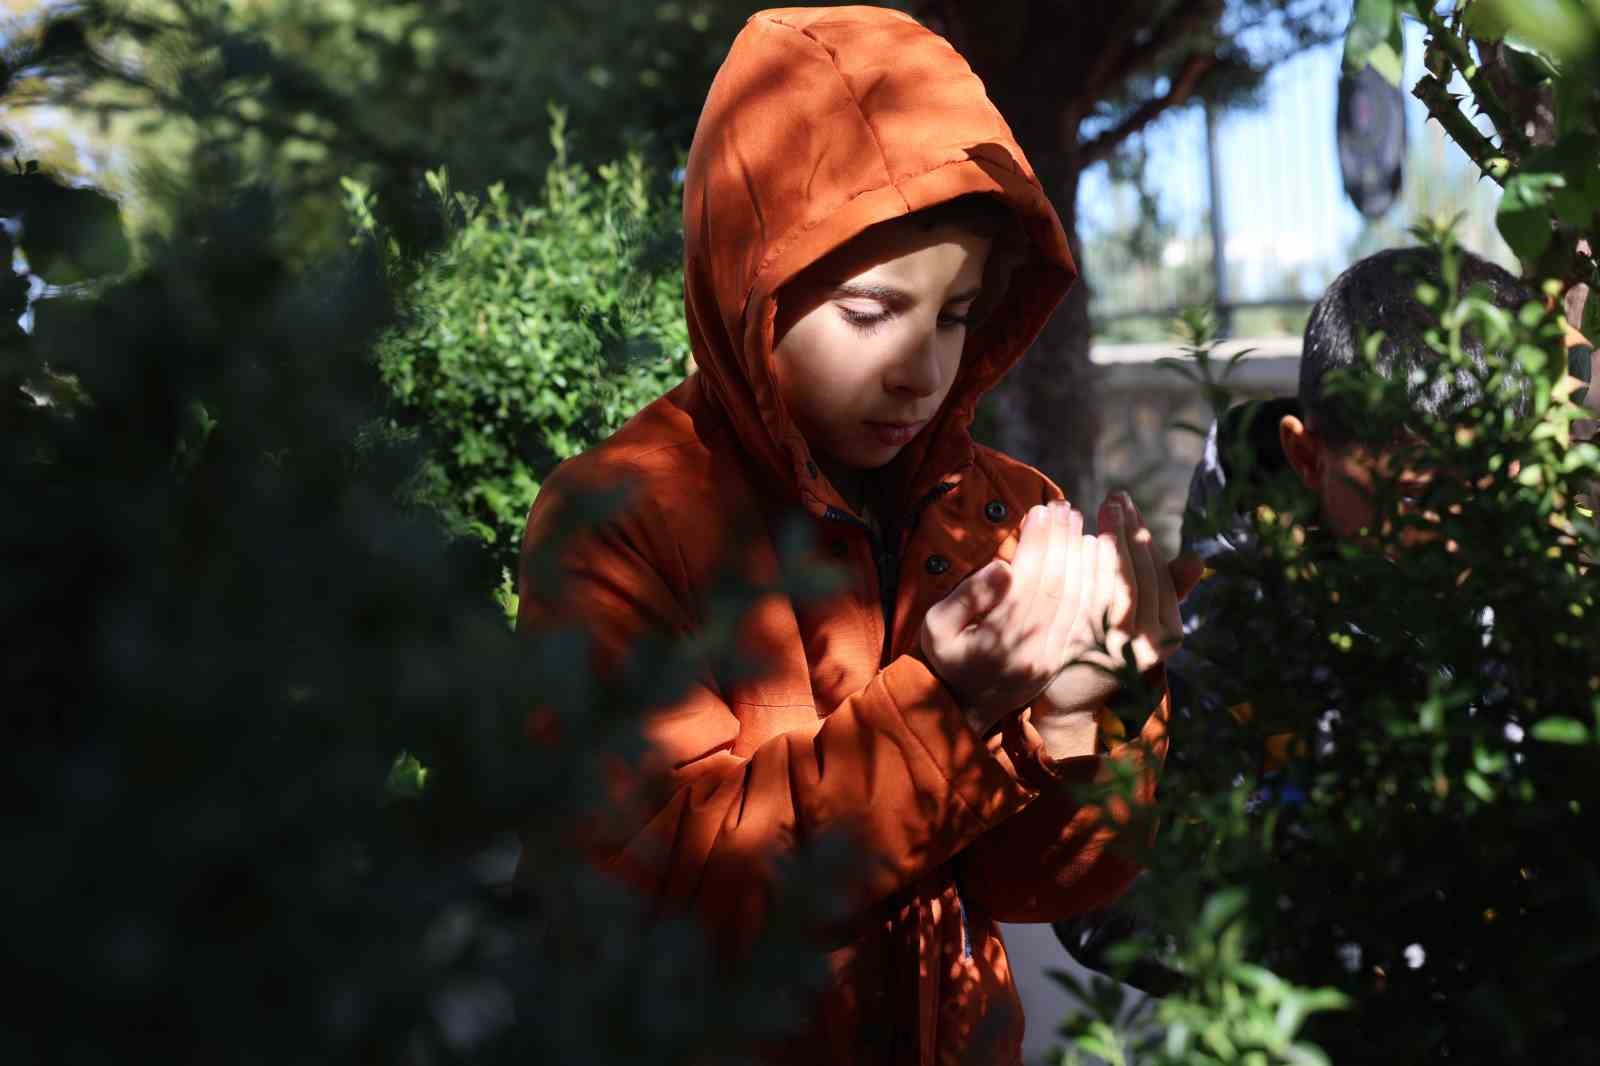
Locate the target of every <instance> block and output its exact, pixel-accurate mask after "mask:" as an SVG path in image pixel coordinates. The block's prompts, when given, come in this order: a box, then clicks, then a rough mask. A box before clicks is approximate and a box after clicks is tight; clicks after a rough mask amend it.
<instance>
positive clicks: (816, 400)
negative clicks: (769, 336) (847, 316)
mask: <svg viewBox="0 0 1600 1066" xmlns="http://www.w3.org/2000/svg"><path fill="white" fill-rule="evenodd" d="M851 332H852V331H851V330H850V328H849V326H848V325H847V324H845V323H843V322H841V321H838V320H837V316H833V315H827V314H824V313H820V312H814V313H813V314H811V315H809V316H807V317H806V318H804V319H802V320H801V321H800V322H798V323H796V325H795V326H794V328H793V329H791V330H790V331H789V333H788V335H787V336H785V337H784V339H783V343H782V344H781V345H779V347H778V350H777V352H776V353H774V357H775V364H776V365H775V369H776V373H777V378H778V388H779V390H780V391H781V392H782V393H783V398H784V402H785V404H787V405H788V407H789V411H790V414H791V415H793V416H794V417H796V418H797V419H799V420H800V422H801V423H802V425H803V426H804V425H805V424H808V423H809V424H815V423H816V422H818V421H820V420H824V419H826V418H827V416H828V415H829V413H831V412H836V411H837V410H838V409H839V408H840V407H844V406H847V405H848V402H849V398H850V397H851V396H853V395H855V394H856V392H857V385H858V382H857V379H858V378H859V377H860V376H861V375H862V368H863V365H864V364H865V363H866V362H867V360H865V359H862V358H858V357H856V356H855V354H854V348H859V347H860V345H861V341H860V340H859V339H854V338H852V336H851ZM852 345H854V348H853V347H852Z"/></svg>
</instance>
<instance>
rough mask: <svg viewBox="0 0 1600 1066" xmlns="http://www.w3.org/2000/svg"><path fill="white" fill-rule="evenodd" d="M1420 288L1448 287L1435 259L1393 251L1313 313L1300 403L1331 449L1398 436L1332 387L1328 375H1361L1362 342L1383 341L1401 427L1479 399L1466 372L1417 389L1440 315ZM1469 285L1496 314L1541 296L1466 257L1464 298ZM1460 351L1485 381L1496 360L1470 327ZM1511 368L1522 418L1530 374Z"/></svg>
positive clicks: (1341, 279)
mask: <svg viewBox="0 0 1600 1066" xmlns="http://www.w3.org/2000/svg"><path fill="white" fill-rule="evenodd" d="M1422 284H1430V285H1433V286H1435V287H1437V288H1440V289H1443V288H1444V276H1443V270H1442V266H1441V260H1440V255H1439V252H1438V251H1437V250H1435V249H1432V248H1391V249H1389V250H1387V251H1382V252H1379V253H1377V254H1376V255H1371V256H1368V257H1367V258H1365V259H1363V260H1361V261H1360V262H1358V263H1356V264H1355V265H1354V266H1352V267H1351V268H1350V269H1348V270H1346V271H1345V272H1344V273H1343V274H1340V275H1339V276H1338V277H1337V278H1335V279H1334V281H1333V284H1331V285H1329V286H1328V289H1327V291H1326V292H1324V293H1323V294H1322V298H1321V299H1319V300H1318V301H1317V303H1316V306H1314V307H1313V308H1312V309H1311V318H1310V320H1309V321H1308V322H1307V323H1306V332H1305V339H1304V342H1303V344H1302V345H1301V351H1300V406H1301V409H1302V410H1303V411H1304V412H1305V416H1306V421H1307V423H1308V424H1309V425H1310V426H1311V428H1313V429H1315V430H1316V431H1317V433H1318V434H1320V435H1321V436H1322V437H1323V439H1325V440H1327V441H1328V442H1329V443H1330V444H1334V445H1340V444H1345V443H1348V442H1350V441H1353V440H1362V441H1374V438H1375V437H1382V438H1385V439H1387V438H1389V437H1392V436H1393V433H1392V432H1391V431H1390V430H1389V429H1387V428H1385V427H1387V426H1388V425H1389V423H1387V422H1386V421H1385V420H1382V419H1373V418H1370V417H1369V413H1368V412H1365V411H1362V410H1357V409H1355V408H1354V407H1353V405H1352V404H1351V403H1350V402H1349V400H1348V399H1347V398H1346V397H1344V396H1341V395H1336V394H1335V391H1334V390H1330V389H1328V387H1327V385H1328V382H1327V380H1326V379H1327V377H1328V375H1329V374H1330V373H1331V372H1334V371H1346V372H1354V373H1359V372H1361V371H1363V370H1364V369H1365V367H1366V365H1367V364H1366V363H1365V361H1364V360H1363V358H1362V352H1363V345H1364V343H1365V341H1366V339H1367V338H1368V337H1370V336H1371V335H1372V334H1374V333H1381V334H1382V335H1383V336H1382V339H1381V340H1380V342H1379V344H1378V350H1377V355H1376V362H1377V370H1378V372H1379V373H1380V374H1381V375H1382V376H1383V377H1384V378H1385V379H1387V380H1388V381H1389V382H1392V383H1395V384H1397V385H1401V384H1403V385H1405V386H1406V406H1407V411H1406V412H1405V415H1406V416H1407V419H1406V422H1405V425H1407V426H1409V425H1411V424H1412V422H1414V419H1412V418H1411V417H1410V416H1414V415H1421V416H1434V417H1437V416H1440V415H1448V414H1450V413H1451V412H1452V411H1459V410H1460V409H1461V407H1462V406H1463V405H1464V404H1470V403H1472V402H1474V401H1475V400H1476V399H1477V398H1478V393H1477V391H1476V382H1475V381H1474V380H1469V377H1470V376H1469V375H1465V374H1462V375H1448V374H1447V375H1432V376H1431V377H1432V378H1433V380H1431V381H1430V382H1428V383H1427V384H1426V385H1425V386H1424V387H1412V386H1413V385H1414V383H1415V382H1416V381H1417V380H1418V377H1419V376H1422V375H1426V374H1427V371H1428V369H1429V368H1430V367H1431V366H1432V365H1433V364H1434V363H1435V362H1436V361H1437V360H1438V359H1439V358H1440V357H1439V355H1438V354H1437V353H1436V352H1435V351H1434V350H1433V349H1432V348H1430V347H1429V346H1428V344H1427V341H1426V340H1425V339H1424V337H1425V334H1426V333H1427V331H1428V330H1430V329H1433V328H1436V327H1437V326H1438V318H1437V315H1436V313H1435V312H1434V311H1432V310H1430V309H1429V308H1427V307H1426V306H1424V305H1423V304H1422V302H1421V301H1420V300H1418V298H1417V295H1416V294H1417V288H1418V286H1419V285H1422ZM1473 286H1483V287H1484V288H1485V289H1486V290H1487V291H1488V294H1489V298H1490V300H1491V301H1492V302H1493V303H1494V305H1495V306H1496V307H1500V308H1503V309H1504V310H1506V311H1510V312H1512V313H1515V312H1516V311H1517V310H1518V309H1520V308H1521V307H1522V306H1523V305H1524V304H1526V303H1528V302H1529V301H1533V300H1536V299H1537V297H1535V296H1534V294H1533V292H1532V291H1531V290H1530V289H1528V288H1527V286H1525V285H1523V283H1522V282H1520V281H1518V280H1517V278H1516V277H1514V276H1513V275H1512V274H1510V273H1509V272H1508V271H1506V270H1504V269H1503V268H1501V267H1499V266H1496V265H1495V264H1494V263H1491V262H1489V261H1488V260H1486V259H1483V258H1482V257H1480V256H1476V255H1473V254H1472V253H1470V252H1461V253H1460V276H1459V291H1458V295H1460V294H1462V293H1465V292H1466V291H1467V290H1468V289H1470V288H1472V287H1473ZM1461 347H1462V351H1463V352H1464V353H1465V354H1466V356H1467V357H1468V359H1469V360H1470V361H1471V364H1472V367H1473V370H1474V371H1475V373H1476V374H1480V375H1481V374H1483V373H1485V371H1486V369H1487V366H1488V362H1489V360H1490V358H1491V357H1492V356H1494V355H1496V354H1497V353H1495V352H1492V351H1485V346H1484V342H1483V338H1482V337H1480V336H1479V335H1478V334H1477V331H1476V330H1473V329H1471V328H1468V329H1466V330H1463V331H1462V338H1461ZM1506 369H1507V370H1508V371H1509V372H1510V374H1511V376H1512V379H1513V382H1514V386H1513V392H1512V395H1513V397H1514V402H1515V403H1516V405H1517V410H1518V413H1519V414H1520V413H1523V412H1525V411H1526V408H1527V403H1528V396H1529V391H1530V390H1529V383H1528V380H1527V376H1526V374H1524V373H1523V372H1522V370H1521V368H1520V365H1519V364H1517V363H1515V362H1514V361H1509V360H1508V362H1507V367H1506ZM1418 372H1421V375H1419V373H1418ZM1397 428H1404V427H1397Z"/></svg>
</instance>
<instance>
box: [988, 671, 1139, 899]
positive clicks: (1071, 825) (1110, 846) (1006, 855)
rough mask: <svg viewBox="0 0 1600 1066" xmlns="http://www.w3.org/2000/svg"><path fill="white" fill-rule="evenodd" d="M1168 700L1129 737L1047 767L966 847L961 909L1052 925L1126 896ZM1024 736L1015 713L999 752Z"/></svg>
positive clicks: (1021, 722) (1024, 741)
mask: <svg viewBox="0 0 1600 1066" xmlns="http://www.w3.org/2000/svg"><path fill="white" fill-rule="evenodd" d="M1168 703H1169V697H1168V696H1167V695H1166V694H1165V693H1163V695H1162V698H1161V702H1160V703H1159V704H1158V705H1157V707H1156V710H1155V711H1154V712H1153V713H1152V714H1151V715H1150V717H1149V718H1148V719H1147V720H1146V722H1145V725H1144V728H1143V729H1142V730H1141V731H1140V733H1139V735H1138V736H1137V737H1135V738H1133V739H1131V740H1128V741H1126V742H1123V743H1119V744H1115V745H1114V746H1112V747H1111V749H1110V750H1109V751H1106V752H1103V753H1100V754H1086V755H1082V756H1079V757H1076V758H1072V759H1066V760H1063V761H1061V762H1059V763H1056V764H1054V766H1053V771H1054V780H1053V781H1052V782H1050V783H1049V784H1041V786H1040V788H1041V793H1042V794H1041V795H1040V797H1039V798H1038V799H1036V800H1035V801H1034V802H1033V803H1031V804H1029V805H1028V806H1027V807H1026V808H1025V809H1023V810H1022V811H1021V812H1019V813H1018V814H1016V815H1014V816H1013V817H1011V818H1009V819H1007V820H1006V821H1005V822H1004V823H1003V824H1001V825H1000V826H998V827H996V828H995V829H992V830H990V831H989V832H987V833H985V834H984V835H983V836H982V837H980V838H978V839H977V840H975V841H973V842H972V843H971V844H969V845H968V846H967V848H966V850H965V851H963V852H962V854H961V856H960V859H959V873H958V879H959V882H960V885H961V893H962V896H963V898H964V899H965V900H966V902H967V904H968V905H969V906H971V907H972V908H973V909H974V910H975V911H979V912H981V913H983V914H985V915H987V916H988V917H990V918H992V919H994V920H995V921H1001V922H1052V921H1059V920H1061V919H1064V918H1070V917H1072V916H1073V915H1076V914H1081V913H1083V912H1085V911H1089V910H1094V909H1096V908H1099V907H1104V906H1106V905H1107V904H1108V903H1111V902H1112V901H1113V900H1115V899H1116V898H1117V897H1118V896H1120V895H1122V893H1123V892H1125V891H1127V888H1128V886H1129V885H1131V884H1132V883H1133V880H1134V878H1135V877H1137V876H1138V874H1139V871H1140V868H1141V867H1140V865H1139V862H1138V859H1137V854H1136V852H1137V848H1138V845H1139V844H1141V843H1144V842H1146V841H1148V840H1149V838H1150V836H1151V834H1152V832H1153V830H1154V824H1153V822H1152V821H1151V820H1150V818H1149V814H1150V811H1151V810H1152V809H1153V806H1154V803H1155V795H1156V782H1157V777H1158V775H1159V772H1160V768H1161V764H1162V761H1163V760H1164V758H1165V756H1166V751H1167V715H1168ZM1027 731H1028V724H1027V721H1026V712H1025V713H1024V715H1023V716H1019V717H1018V718H1015V719H1013V720H1012V721H1011V722H1009V723H1007V725H1006V727H1005V729H1004V730H1003V732H1006V733H1009V734H1010V736H1009V737H1008V738H1007V740H1006V746H1007V747H1011V748H1013V749H1015V748H1017V747H1021V746H1027V745H1029V744H1030V743H1031V741H1030V740H1029V738H1027V737H1026V736H1025V733H1026V732H1027ZM1016 761H1017V762H1018V763H1021V764H1022V765H1029V764H1028V763H1025V762H1023V761H1022V760H1021V759H1020V758H1018V759H1017V760H1016ZM1119 781H1126V785H1119V784H1117V783H1118V782H1119ZM1088 793H1093V794H1095V795H1096V797H1097V798H1095V799H1093V800H1088V799H1086V794H1088Z"/></svg>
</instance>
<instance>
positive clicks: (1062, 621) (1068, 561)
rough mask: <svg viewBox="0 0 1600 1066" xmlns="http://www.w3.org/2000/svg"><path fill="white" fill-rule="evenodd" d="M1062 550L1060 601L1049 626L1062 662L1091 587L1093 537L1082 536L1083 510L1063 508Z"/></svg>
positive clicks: (1051, 641)
mask: <svg viewBox="0 0 1600 1066" xmlns="http://www.w3.org/2000/svg"><path fill="white" fill-rule="evenodd" d="M1066 541H1067V543H1066V550H1065V552H1064V553H1063V559H1062V566H1061V602H1060V604H1059V606H1058V607H1057V610H1056V616H1055V619H1054V621H1053V622H1052V623H1051V626H1050V647H1051V648H1052V649H1055V650H1056V651H1057V652H1058V653H1059V655H1060V656H1061V658H1062V661H1063V664H1064V663H1065V661H1066V657H1067V653H1068V651H1069V650H1070V649H1069V646H1070V645H1071V644H1072V643H1073V630H1074V629H1075V628H1076V627H1077V625H1078V623H1079V615H1080V614H1081V613H1082V610H1083V604H1084V602H1085V598H1086V596H1088V595H1090V594H1091V593H1092V591H1093V588H1094V566H1095V562H1096V560H1095V554H1094V545H1095V540H1094V538H1093V537H1085V536H1084V535H1083V513H1082V512H1080V511H1078V510H1077V509H1076V508H1071V507H1069V508H1068V511H1067V536H1066Z"/></svg>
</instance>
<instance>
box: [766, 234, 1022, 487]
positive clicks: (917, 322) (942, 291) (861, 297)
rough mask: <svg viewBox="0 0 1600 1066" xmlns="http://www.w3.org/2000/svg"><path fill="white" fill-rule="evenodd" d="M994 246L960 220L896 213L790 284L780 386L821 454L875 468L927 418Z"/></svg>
mask: <svg viewBox="0 0 1600 1066" xmlns="http://www.w3.org/2000/svg"><path fill="white" fill-rule="evenodd" d="M989 248H990V241H989V240H988V239H987V238H985V237H979V236H977V235H975V234H973V233H969V232H967V231H966V230H964V229H961V228H959V227H953V226H950V227H934V228H932V229H923V228H921V227H920V226H918V225H917V224H916V223H914V222H910V223H889V224H886V225H881V226H876V227H874V228H872V229H870V230H867V231H866V232H865V233H863V234H862V235H861V236H859V237H857V238H856V239H855V240H853V241H851V242H850V243H849V244H848V245H846V246H845V247H844V248H842V249H840V250H839V251H837V252H835V253H833V254H832V255H830V256H828V257H827V258H825V259H823V260H822V261H820V262H818V263H817V264H815V265H814V266H812V267H811V268H810V269H808V270H807V271H806V272H805V274H803V275H802V276H800V277H799V278H796V279H795V280H794V281H792V282H790V283H789V284H788V285H786V286H784V288H783V291H782V293H781V294H780V296H779V305H778V317H777V321H776V324H775V327H774V336H775V338H776V347H775V348H774V351H773V355H774V361H775V364H776V366H775V369H776V373H777V378H778V387H779V389H780V390H781V391H782V394H783V398H784V402H785V403H786V405H787V406H788V409H789V413H790V415H791V416H792V417H793V418H794V419H795V422H796V424H797V425H798V426H799V427H800V431H801V432H802V433H803V434H805V437H806V440H807V442H808V443H809V444H810V445H811V448H812V451H813V452H815V453H816V454H817V455H818V458H819V459H820V460H822V461H823V462H824V463H825V464H827V465H834V466H836V467H844V468H848V469H852V470H872V469H876V468H878V467H881V466H883V465H885V464H887V463H888V462H890V461H891V460H892V459H894V457H895V456H896V455H898V454H899V453H900V450H901V449H902V448H904V447H905V446H906V445H907V444H909V443H910V442H911V441H912V440H913V439H914V438H915V437H916V435H917V434H918V433H920V432H922V431H923V430H925V429H926V428H927V426H928V424H929V423H930V422H931V421H932V420H933V418H934V416H935V415H936V414H937V413H938V412H939V408H940V406H941V405H942V404H943V403H944V400H945V397H946V396H948V395H949V394H950V387H951V386H952V385H953V384H955V380H956V374H957V372H958V371H959V370H960V368H961V352H962V348H963V346H964V345H965V343H966V339H967V318H968V316H969V315H970V314H971V313H972V306H973V303H974V301H976V300H977V298H978V294H979V289H980V287H981V285H982V282H983V272H984V265H985V263H986V262H987V260H988V257H989Z"/></svg>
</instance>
